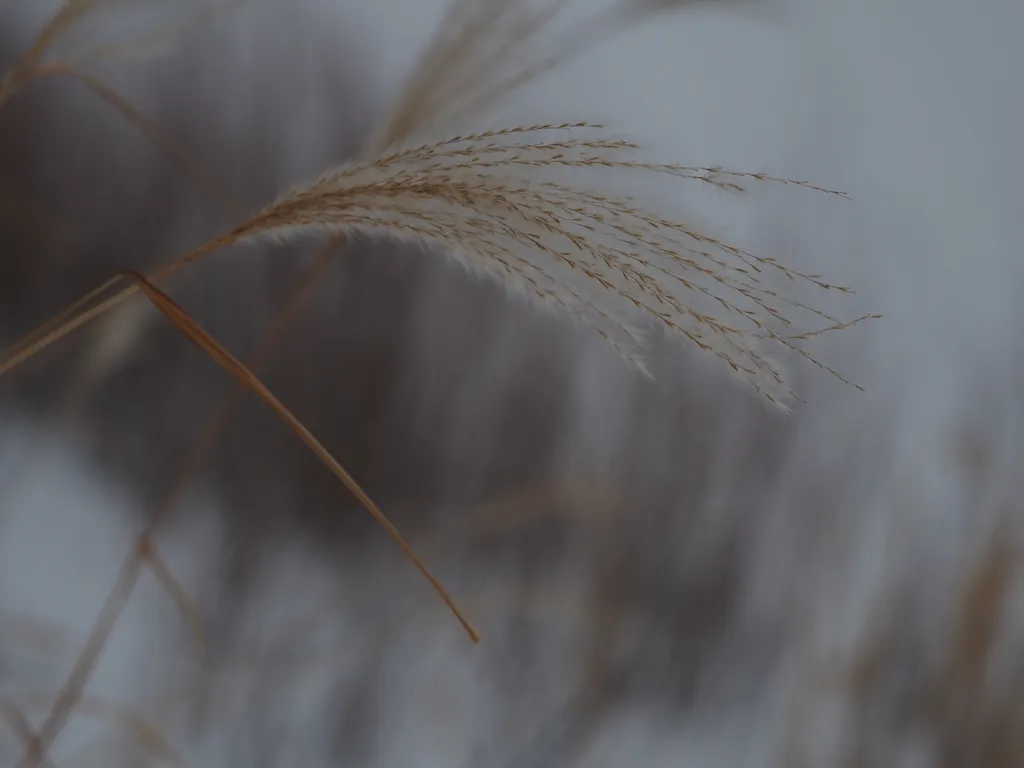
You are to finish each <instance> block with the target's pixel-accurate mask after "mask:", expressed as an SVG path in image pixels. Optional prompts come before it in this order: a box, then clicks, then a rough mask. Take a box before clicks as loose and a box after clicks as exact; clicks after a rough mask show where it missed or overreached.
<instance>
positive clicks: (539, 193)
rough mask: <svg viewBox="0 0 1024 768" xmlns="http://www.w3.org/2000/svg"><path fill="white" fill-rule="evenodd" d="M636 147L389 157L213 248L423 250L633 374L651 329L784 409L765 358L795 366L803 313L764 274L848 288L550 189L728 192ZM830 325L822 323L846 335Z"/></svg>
mask: <svg viewBox="0 0 1024 768" xmlns="http://www.w3.org/2000/svg"><path fill="white" fill-rule="evenodd" d="M638 150H639V147H638V146H637V145H635V144H632V143H630V142H627V141H623V140H619V139H615V138H609V137H607V136H606V135H605V134H604V133H603V132H602V130H601V126H598V125H593V124H589V123H563V124H546V125H532V126H525V127H518V128H506V129H499V130H491V131H484V132H479V133H475V134H471V135H462V136H455V137H452V138H450V139H447V140H444V141H438V142H433V143H425V144H418V145H414V146H407V147H401V148H396V149H392V150H389V151H386V152H384V153H383V154H381V155H379V156H377V157H376V158H374V159H372V160H369V161H364V162H356V163H350V164H346V165H342V166H340V167H338V168H335V169H332V170H330V171H328V172H326V173H324V174H323V175H321V176H320V178H318V179H317V180H316V181H314V182H313V183H311V184H309V185H306V186H303V187H300V188H298V189H295V190H293V191H291V192H289V193H287V194H285V195H284V196H282V197H281V198H280V199H279V200H277V201H276V202H275V203H274V204H272V205H271V206H269V207H268V208H266V209H265V210H263V211H262V212H260V213H258V214H257V215H256V216H254V217H252V218H251V219H250V220H249V221H247V222H246V223H244V224H242V225H241V226H239V227H238V228H237V229H235V230H234V231H233V232H232V233H231V234H230V235H228V236H227V237H226V238H225V242H237V241H240V240H246V239H250V238H257V237H263V238H266V237H272V238H290V237H294V236H298V235H302V234H309V233H313V232H316V233H330V234H344V235H347V236H352V235H363V236H367V237H371V238H380V237H384V238H393V239H398V240H403V241H407V242H413V243H417V244H425V245H428V246H431V247H433V248H434V249H436V250H440V251H442V252H444V253H447V254H449V255H450V256H452V257H453V258H455V259H456V260H457V261H459V263H461V264H462V265H463V266H465V267H466V268H468V269H469V270H471V271H473V272H475V273H479V274H481V275H485V276H487V277H489V278H492V279H495V280H498V281H499V282H500V283H502V284H503V285H504V286H505V287H506V288H508V289H509V290H510V291H511V292H513V293H516V294H519V295H523V296H526V297H528V298H529V299H531V300H533V301H535V302H537V303H538V304H540V305H542V306H545V307H550V308H553V309H555V310H557V311H560V312H562V313H563V314H566V315H568V316H570V317H573V318H575V319H577V320H579V321H582V322H583V323H585V324H586V325H588V326H590V327H592V328H594V329H595V330H596V331H597V333H599V334H600V335H601V336H602V337H603V338H604V339H605V340H606V341H607V342H608V343H610V344H611V345H612V346H613V347H614V348H615V349H616V350H617V351H618V352H619V353H620V354H621V355H622V356H623V357H624V358H625V359H626V360H628V361H629V362H631V363H632V364H634V365H636V366H637V367H639V368H640V369H642V370H645V368H644V364H643V359H642V356H641V348H642V329H643V327H644V326H645V325H650V324H651V323H654V324H656V325H660V326H661V327H663V328H664V329H666V330H667V331H668V332H669V333H670V334H671V335H673V336H675V337H676V338H678V339H680V340H682V341H686V342H689V343H691V344H693V345H695V346H696V347H697V348H699V349H700V350H702V351H704V352H706V353H708V354H710V355H712V356H713V357H714V358H716V359H717V360H718V361H720V362H721V363H723V364H724V365H725V366H726V367H727V368H728V370H730V371H731V372H732V373H733V374H734V375H735V376H736V377H737V378H739V379H740V380H741V381H743V382H744V383H745V384H747V385H748V386H750V387H752V388H753V389H754V390H756V391H757V392H758V393H760V394H761V395H762V396H764V397H765V398H767V399H768V400H769V401H770V402H771V403H773V404H775V405H776V406H778V407H779V408H782V409H786V408H787V407H788V403H789V402H791V401H792V400H793V399H794V397H795V395H794V393H793V390H792V387H791V385H790V382H789V378H788V376H787V375H786V371H785V368H784V366H783V365H782V364H781V363H780V362H779V361H778V360H777V355H778V353H779V352H780V351H797V352H799V353H800V354H803V355H805V356H806V353H805V352H804V351H803V350H801V349H800V348H799V347H798V346H797V345H796V342H797V341H798V340H799V339H800V337H801V335H800V334H794V335H786V334H787V328H788V327H789V326H790V321H789V320H788V319H787V317H786V314H785V310H786V308H787V307H789V308H793V307H803V305H802V304H799V303H797V302H794V301H789V300H786V299H783V298H782V297H780V296H779V295H778V294H777V293H776V292H774V291H773V290H771V288H770V287H769V285H768V284H767V283H766V282H765V281H764V280H763V279H762V276H763V275H764V273H765V272H778V273H781V274H784V275H786V276H788V277H790V278H794V279H800V280H804V281H807V282H810V283H812V284H814V285H816V286H817V287H819V288H821V289H830V288H836V289H838V290H846V289H842V288H838V287H836V286H831V285H828V284H826V283H824V282H822V281H821V280H820V279H818V278H817V277H816V276H814V275H806V274H803V273H799V272H796V271H794V270H792V269H789V268H787V267H785V266H783V265H781V264H779V263H778V262H776V261H774V260H772V259H767V258H763V257H758V256H755V255H754V254H751V253H748V252H746V251H743V250H740V249H738V248H735V247H732V246H729V245H726V244H725V243H723V242H722V241H720V240H718V239H717V238H714V237H712V236H709V235H704V234H701V233H700V232H699V231H697V230H696V229H694V228H692V227H690V226H687V225H686V224H684V223H681V222H678V221H674V220H670V219H667V218H664V217H662V216H660V215H658V214H656V213H653V212H650V211H647V210H644V209H643V208H641V207H639V206H638V204H637V203H636V202H635V201H633V200H631V199H628V198H619V197H612V196H609V195H607V194H604V193H602V192H600V191H598V189H599V188H598V187H594V186H593V185H592V184H585V183H582V181H581V182H579V183H570V182H569V181H566V180H561V179H556V178H554V172H557V171H570V172H573V173H575V174H577V175H581V174H582V175H584V176H589V177H590V178H591V180H592V179H593V177H594V175H595V174H596V175H597V176H600V175H601V174H602V173H604V174H607V173H609V172H616V173H619V174H621V173H625V172H631V173H647V174H670V175H672V176H676V177H679V178H681V179H687V180H697V181H701V182H705V183H710V184H714V185H718V186H724V187H728V188H737V187H738V186H739V185H738V183H737V182H738V180H739V179H738V178H737V177H738V176H740V175H738V174H732V175H730V174H725V173H723V172H722V171H720V170H718V169H706V168H691V167H685V166H679V165H659V164H652V163H648V162H644V161H642V160H640V159H637V157H636V152H637V151H638ZM819 314H821V313H819ZM822 316H823V317H825V316H824V315H822ZM828 319H829V320H830V321H832V322H833V326H832V327H833V328H838V327H845V325H848V324H847V323H840V322H839V321H834V320H833V318H828ZM803 335H804V336H805V335H806V334H803Z"/></svg>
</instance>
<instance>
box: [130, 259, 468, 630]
mask: <svg viewBox="0 0 1024 768" xmlns="http://www.w3.org/2000/svg"><path fill="white" fill-rule="evenodd" d="M124 274H125V275H126V276H129V277H131V278H133V279H134V280H135V281H136V282H137V284H138V285H139V286H140V287H141V288H142V290H143V291H144V292H145V293H146V296H147V298H149V299H150V301H151V302H152V303H153V304H154V306H156V307H157V309H159V310H160V311H161V313H163V314H164V316H165V317H167V319H168V320H170V321H171V322H172V323H173V324H174V325H175V327H176V328H178V330H180V331H181V332H182V333H183V334H184V335H185V336H186V337H188V339H189V340H190V341H192V342H193V343H195V344H196V345H197V346H198V347H199V348H200V349H202V350H203V351H204V352H205V353H206V354H208V355H209V356H210V357H211V358H212V359H213V360H214V361H215V362H216V363H217V364H218V365H220V366H221V367H222V368H224V370H225V371H227V372H228V373H229V374H231V375H232V376H233V377H234V378H235V379H236V380H237V381H238V382H239V383H240V384H242V385H243V386H245V387H247V388H249V389H251V390H252V391H253V392H254V393H255V394H256V395H257V396H258V397H259V398H260V399H261V400H263V401H264V402H265V403H266V404H267V405H268V406H269V407H270V408H271V409H272V410H273V411H274V412H275V413H277V415H278V416H279V417H280V418H281V419H282V420H283V421H284V422H285V423H286V424H287V425H288V426H289V427H290V428H291V429H292V431H293V432H295V434H296V435H298V436H299V438H300V439H301V440H302V441H303V442H304V443H305V444H306V445H307V446H308V447H309V448H310V450H312V451H313V452H314V453H315V454H316V455H317V457H318V458H320V460H321V461H323V462H324V464H326V465H327V467H328V468H329V469H330V470H331V471H332V472H333V473H334V475H335V476H336V477H338V479H339V480H341V482H342V483H343V484H344V485H345V487H346V488H348V489H349V491H350V492H351V493H352V495H353V496H355V497H356V499H358V500H359V502H360V503H361V504H362V505H363V506H364V507H365V508H366V510H367V511H368V512H369V513H370V514H371V515H372V516H373V518H374V519H375V520H376V521H377V522H378V523H379V524H380V526H381V527H382V528H384V530H385V531H387V533H388V534H389V535H390V536H391V538H392V539H394V541H395V542H396V543H397V544H398V546H399V547H400V548H401V550H402V551H403V552H404V553H405V555H406V557H408V558H409V559H410V560H411V561H412V562H413V564H414V565H415V566H416V568H417V569H418V570H419V571H420V573H421V574H422V575H423V576H424V577H425V578H426V579H427V581H429V582H430V584H431V586H433V587H434V589H435V590H436V591H437V593H438V595H440V597H441V599H442V600H444V602H445V604H447V605H448V607H449V608H450V609H451V611H452V613H454V614H455V616H456V618H458V620H459V622H460V623H461V624H462V626H463V627H464V628H465V630H466V632H467V633H468V634H469V636H470V637H471V638H472V639H473V642H479V640H480V636H479V634H478V633H477V632H476V630H475V629H474V628H473V626H472V624H470V622H469V621H468V619H466V617H465V616H463V614H462V612H461V611H460V610H459V608H458V606H457V605H456V604H455V601H454V600H453V599H452V597H451V596H450V595H449V594H448V592H447V591H446V590H445V588H444V587H443V586H442V585H441V583H440V582H439V581H438V580H437V579H436V578H435V577H434V575H433V574H432V573H431V572H430V570H429V569H428V568H427V566H426V565H425V564H424V563H423V562H422V561H421V560H420V558H419V556H418V555H417V554H416V552H415V551H414V550H413V548H412V547H411V546H410V545H409V543H408V542H406V540H405V538H404V537H403V536H402V534H401V533H400V532H399V530H398V529H397V528H396V527H395V526H394V524H393V523H392V522H391V521H390V519H388V517H387V516H386V515H385V514H384V513H383V512H382V511H381V510H380V508H379V507H378V506H377V505H376V503H375V502H374V501H373V500H372V499H371V498H370V497H369V496H368V495H367V494H366V492H365V491H364V490H363V489H362V487H361V486H360V485H359V484H358V483H357V482H356V481H355V479H354V478H353V477H352V476H351V475H349V473H348V472H347V471H346V470H345V469H344V468H343V467H342V466H341V464H339V463H338V461H337V460H336V459H335V458H334V457H333V456H332V455H331V454H330V452H329V451H328V450H327V449H326V448H325V447H324V446H323V444H322V443H320V441H319V440H317V439H316V437H315V436H314V435H313V434H312V433H311V432H310V431H309V430H308V429H307V428H306V426H305V425H304V424H303V423H302V422H301V421H300V420H299V419H298V418H296V417H295V415H294V414H292V413H291V411H289V410H288V409H287V408H286V407H285V405H284V404H283V403H281V401H280V400H278V399H277V398H276V397H275V396H274V394H273V393H272V392H271V391H270V390H269V389H267V387H266V386H265V385H264V384H263V383H262V382H261V381H260V380H259V379H258V378H257V377H256V376H255V375H254V374H253V373H252V371H250V370H249V368H248V367H246V366H245V365H244V364H243V363H242V362H241V361H240V360H238V358H236V357H235V356H234V355H232V354H231V353H230V352H228V351H227V350H226V349H225V348H224V347H223V346H221V344H220V343H219V342H217V341H216V340H215V339H214V338H213V337H212V336H210V335H209V334H208V333H207V332H206V331H205V330H204V329H203V328H202V327H201V326H200V325H199V324H198V323H197V322H196V321H195V320H193V319H192V318H191V317H190V316H189V315H188V314H187V313H186V312H185V311H184V310H183V309H181V307H179V306H178V305H177V304H176V303H175V302H174V301H173V300H172V299H171V298H170V297H169V296H168V295H167V294H165V293H164V292H163V291H161V290H160V289H159V288H157V287H156V286H154V285H153V284H152V283H151V282H150V281H149V280H147V279H146V278H145V277H144V276H142V275H140V274H138V273H131V272H125V273H124Z"/></svg>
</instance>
